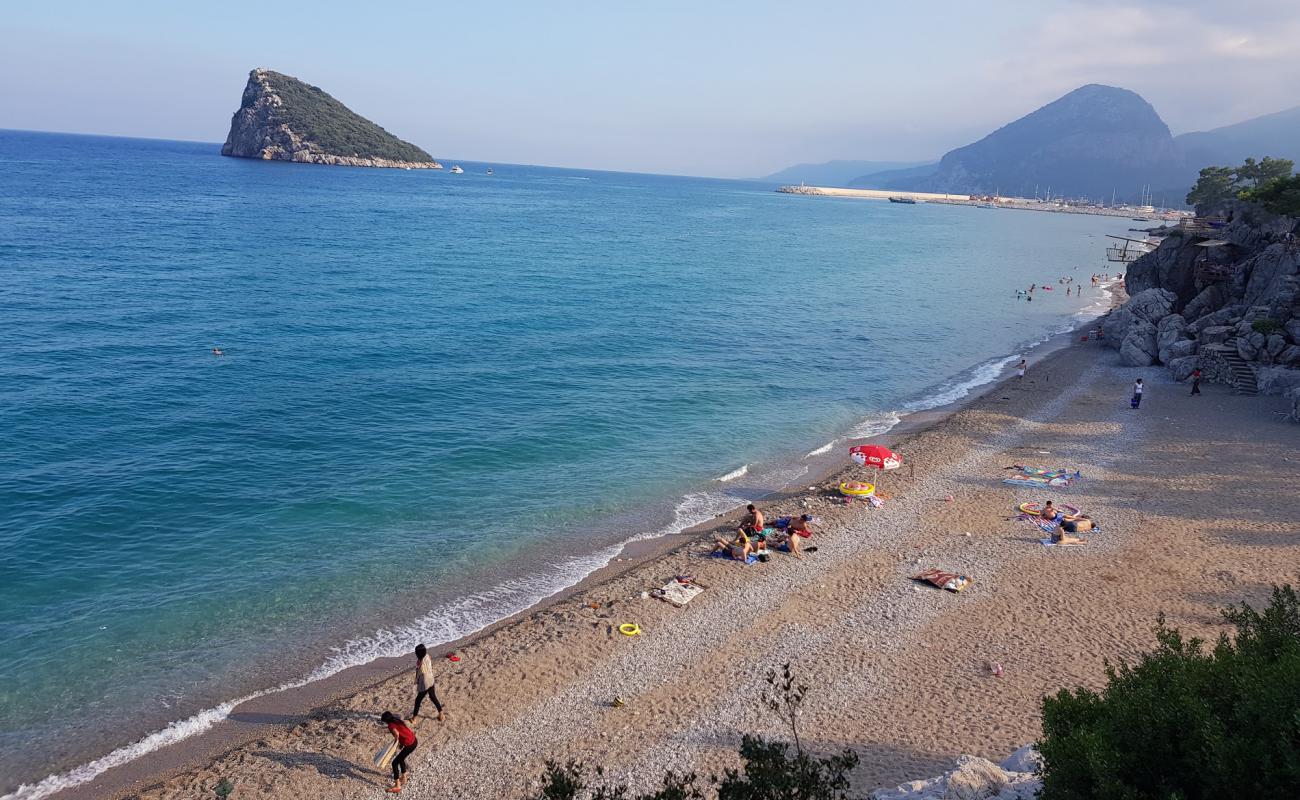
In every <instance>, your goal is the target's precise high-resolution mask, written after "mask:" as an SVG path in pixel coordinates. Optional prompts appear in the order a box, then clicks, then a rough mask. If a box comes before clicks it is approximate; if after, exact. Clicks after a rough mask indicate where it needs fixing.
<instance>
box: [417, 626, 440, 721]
mask: <svg viewBox="0 0 1300 800" xmlns="http://www.w3.org/2000/svg"><path fill="white" fill-rule="evenodd" d="M426 697H427V698H429V699H430V700H432V701H433V707H434V708H436V709H438V721H439V722H442V721H443V720H445V719H446V718H447V715H446V714H444V713H443V710H442V703H441V702H439V701H438V689H437V687H436V686H434V683H433V659H432V658H430V657H429V651H428V649H427V648H425V646H424V645H422V644H417V645H416V646H415V710H413V711H412V712H411V723H412V724H414V723H417V722H419V721H420V704H421V703H423V702H424V698H426Z"/></svg>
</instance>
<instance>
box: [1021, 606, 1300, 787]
mask: <svg viewBox="0 0 1300 800" xmlns="http://www.w3.org/2000/svg"><path fill="white" fill-rule="evenodd" d="M1223 616H1224V618H1225V619H1226V620H1227V621H1228V622H1229V623H1231V624H1232V625H1233V626H1234V627H1235V629H1236V630H1235V633H1234V635H1233V636H1232V637H1231V638H1229V637H1228V636H1227V635H1226V634H1224V635H1223V636H1221V637H1220V638H1219V641H1218V642H1217V643H1216V644H1215V646H1214V647H1213V648H1212V649H1211V650H1209V651H1208V652H1207V651H1206V650H1205V648H1204V643H1203V642H1202V641H1200V640H1198V639H1194V638H1193V639H1186V640H1185V639H1184V638H1183V637H1182V635H1181V634H1179V632H1178V631H1176V630H1171V629H1169V628H1167V627H1165V624H1164V620H1163V618H1162V619H1161V620H1160V622H1159V624H1158V627H1157V630H1156V640H1157V647H1156V649H1155V651H1154V652H1152V653H1148V654H1146V655H1144V656H1142V657H1141V658H1140V659H1139V660H1138V662H1137V663H1136V664H1134V665H1129V664H1126V663H1121V664H1120V665H1119V667H1118V668H1116V667H1110V666H1108V667H1107V670H1106V676H1107V685H1106V688H1105V689H1103V690H1102V692H1101V693H1100V694H1098V693H1096V692H1092V691H1090V690H1088V689H1079V690H1078V691H1076V692H1070V691H1069V690H1062V691H1061V692H1060V693H1059V694H1057V695H1056V696H1055V697H1049V698H1046V699H1045V700H1044V701H1043V741H1042V742H1040V743H1039V745H1038V748H1039V751H1040V752H1041V753H1042V756H1043V763H1044V766H1043V791H1042V794H1041V797H1042V799H1043V800H1148V798H1149V799H1150V800H1156V799H1157V798H1159V799H1160V800H1212V799H1213V800H1220V799H1221V798H1238V797H1240V798H1253V797H1260V798H1264V797H1277V798H1282V797H1291V796H1294V795H1295V793H1296V790H1297V787H1300V599H1298V598H1297V596H1296V593H1295V591H1294V589H1292V587H1290V586H1283V587H1274V589H1273V596H1272V601H1271V603H1270V604H1269V606H1268V608H1266V609H1265V610H1264V611H1263V612H1258V611H1255V610H1254V609H1252V608H1250V607H1249V606H1247V605H1244V604H1243V605H1242V606H1240V607H1235V608H1229V609H1226V610H1225V611H1224V612H1223Z"/></svg>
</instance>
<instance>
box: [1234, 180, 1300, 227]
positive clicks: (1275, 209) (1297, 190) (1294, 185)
mask: <svg viewBox="0 0 1300 800" xmlns="http://www.w3.org/2000/svg"><path fill="white" fill-rule="evenodd" d="M1241 199H1242V200H1249V201H1250V202H1252V203H1259V204H1260V205H1261V206H1263V207H1264V209H1265V210H1267V211H1270V212H1272V213H1274V214H1280V215H1282V216H1284V217H1300V175H1293V176H1291V177H1289V178H1275V179H1274V180H1271V181H1269V182H1268V183H1266V184H1264V185H1262V186H1259V187H1257V188H1255V189H1249V190H1247V191H1244V192H1242V193H1241Z"/></svg>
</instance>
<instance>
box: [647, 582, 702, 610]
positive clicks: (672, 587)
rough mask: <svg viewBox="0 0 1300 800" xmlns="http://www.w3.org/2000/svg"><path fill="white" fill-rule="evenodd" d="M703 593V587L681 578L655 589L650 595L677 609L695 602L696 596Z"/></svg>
mask: <svg viewBox="0 0 1300 800" xmlns="http://www.w3.org/2000/svg"><path fill="white" fill-rule="evenodd" d="M703 591H704V587H703V586H700V585H698V584H695V583H691V582H690V579H689V578H687V580H685V581H683V580H681V579H680V578H674V579H673V580H671V581H669V582H668V583H665V584H664V585H663V586H660V587H659V588H658V589H655V590H654V591H653V592H651V593H650V594H651V596H653V597H656V598H658V599H660V600H663V601H664V602H665V603H671V604H672V605H674V606H676V607H677V608H681V607H682V606H685V605H686V604H687V603H689V602H691V601H692V600H694V599H695V598H696V596H697V595H699V594H700V592H703Z"/></svg>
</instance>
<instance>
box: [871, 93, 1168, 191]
mask: <svg viewBox="0 0 1300 800" xmlns="http://www.w3.org/2000/svg"><path fill="white" fill-rule="evenodd" d="M1186 175H1187V168H1186V166H1185V165H1184V161H1183V157H1182V154H1181V153H1180V152H1179V150H1178V148H1177V147H1176V146H1175V144H1174V140H1173V137H1172V136H1171V135H1170V134H1169V127H1168V126H1167V125H1165V123H1164V121H1163V120H1161V119H1160V116H1159V115H1158V114H1156V111H1155V109H1153V108H1152V107H1151V104H1150V103H1148V102H1147V101H1145V100H1143V99H1142V98H1141V97H1140V96H1138V95H1137V94H1135V93H1134V92H1131V91H1129V90H1127V89H1119V88H1116V87H1113V86H1101V85H1098V84H1089V85H1087V86H1082V87H1080V88H1078V89H1075V90H1074V91H1072V92H1070V93H1069V94H1067V95H1065V96H1064V97H1061V98H1060V99H1058V100H1056V101H1054V102H1051V103H1048V104H1047V105H1045V106H1043V107H1042V108H1040V109H1038V110H1037V111H1035V112H1033V113H1032V114H1029V115H1027V116H1024V117H1021V118H1020V119H1018V120H1016V121H1015V122H1012V123H1011V124H1009V125H1006V126H1004V127H1002V128H999V129H998V130H996V131H994V132H993V133H990V134H989V135H988V136H985V137H984V138H983V139H981V140H979V141H978V142H975V143H974V144H969V145H966V146H965V147H959V148H957V149H956V150H952V151H950V152H949V153H947V154H946V155H944V157H943V158H942V159H940V161H939V167H938V169H936V170H935V171H934V172H933V173H932V174H930V175H925V176H908V177H901V178H895V179H893V180H890V181H888V182H887V185H886V186H885V187H884V188H888V189H912V190H915V191H930V192H953V193H972V194H973V193H980V194H992V193H993V192H1001V193H1002V194H1004V195H1020V196H1026V195H1028V196H1032V195H1033V194H1034V189H1035V187H1037V189H1038V191H1039V192H1040V193H1043V192H1046V191H1047V190H1048V188H1049V187H1050V189H1051V192H1052V194H1053V195H1064V196H1069V197H1094V198H1102V197H1104V198H1106V199H1107V200H1109V199H1110V197H1111V192H1112V191H1114V192H1116V193H1117V196H1118V197H1120V198H1121V199H1126V200H1136V199H1138V197H1139V196H1140V195H1141V192H1142V187H1143V186H1147V185H1150V186H1153V187H1170V186H1181V185H1184V184H1185V183H1186Z"/></svg>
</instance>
